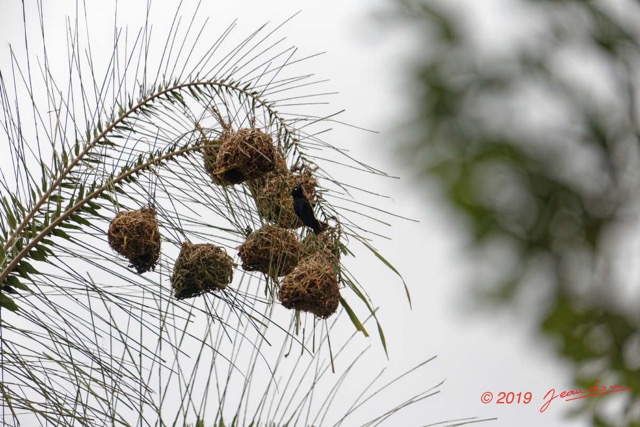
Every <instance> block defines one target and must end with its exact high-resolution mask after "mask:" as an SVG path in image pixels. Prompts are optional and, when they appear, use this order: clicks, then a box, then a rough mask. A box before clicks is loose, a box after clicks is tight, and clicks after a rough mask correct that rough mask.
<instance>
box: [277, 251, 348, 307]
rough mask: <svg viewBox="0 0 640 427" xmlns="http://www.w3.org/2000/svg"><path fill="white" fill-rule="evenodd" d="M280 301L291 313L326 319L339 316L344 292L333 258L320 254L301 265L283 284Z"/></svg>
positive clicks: (307, 259)
mask: <svg viewBox="0 0 640 427" xmlns="http://www.w3.org/2000/svg"><path fill="white" fill-rule="evenodd" d="M278 299H280V302H281V303H282V305H283V306H285V307H286V308H288V309H296V310H302V311H306V312H309V313H313V314H314V315H315V316H316V317H320V318H323V319H324V318H327V317H329V316H331V315H332V314H333V313H335V312H336V311H337V310H338V305H339V304H340V288H339V286H338V275H337V273H336V271H335V270H334V268H333V263H332V262H331V257H327V256H326V255H325V254H323V253H321V252H319V253H317V254H315V255H313V256H310V257H308V258H305V259H304V260H302V261H300V263H299V264H298V266H297V267H296V269H295V270H293V272H291V273H290V274H288V275H287V276H286V277H285V278H284V280H283V281H282V284H281V285H280V291H279V293H278Z"/></svg>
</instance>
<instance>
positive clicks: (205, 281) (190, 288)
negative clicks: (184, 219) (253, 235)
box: [171, 242, 233, 299]
mask: <svg viewBox="0 0 640 427" xmlns="http://www.w3.org/2000/svg"><path fill="white" fill-rule="evenodd" d="M232 280H233V259H232V258H231V257H230V256H229V255H228V254H227V252H226V251H225V250H224V249H223V248H221V247H219V246H216V245H212V244H209V243H197V244H193V243H189V242H185V243H183V244H182V247H181V249H180V255H178V258H177V259H176V263H175V265H174V267H173V275H172V276H171V286H172V287H173V290H174V292H175V297H176V299H184V298H192V297H196V296H198V295H201V294H203V293H205V292H209V291H217V290H218V289H224V288H226V287H227V285H228V284H229V283H231V281H232Z"/></svg>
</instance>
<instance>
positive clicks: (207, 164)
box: [202, 139, 225, 185]
mask: <svg viewBox="0 0 640 427" xmlns="http://www.w3.org/2000/svg"><path fill="white" fill-rule="evenodd" d="M220 144H222V140H220V139H205V140H204V141H203V143H202V145H203V146H204V148H203V150H202V156H203V157H204V169H205V170H206V171H207V174H209V176H210V177H211V181H212V182H213V183H214V184H220V185H223V184H225V182H224V181H223V180H221V179H220V178H218V176H217V175H216V169H217V166H216V161H217V159H218V152H220Z"/></svg>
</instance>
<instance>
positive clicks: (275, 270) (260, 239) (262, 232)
mask: <svg viewBox="0 0 640 427" xmlns="http://www.w3.org/2000/svg"><path fill="white" fill-rule="evenodd" d="M238 249H239V252H238V255H239V256H240V259H242V268H243V269H245V270H247V271H260V272H262V273H265V274H268V275H269V276H271V277H274V278H277V277H280V276H284V275H286V274H289V273H291V272H292V271H293V269H294V268H296V265H298V261H299V260H300V242H298V239H297V238H296V236H295V235H294V234H293V233H292V232H291V231H289V230H286V229H284V228H280V227H275V226H273V225H266V226H264V227H262V228H261V229H259V230H256V231H254V232H253V233H251V234H250V235H249V237H247V240H246V241H245V242H244V243H243V244H242V245H241V246H240V247H239V248H238Z"/></svg>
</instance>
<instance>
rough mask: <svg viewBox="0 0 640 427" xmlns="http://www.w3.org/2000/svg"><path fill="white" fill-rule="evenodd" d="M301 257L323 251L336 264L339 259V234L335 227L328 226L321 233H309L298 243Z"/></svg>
mask: <svg viewBox="0 0 640 427" xmlns="http://www.w3.org/2000/svg"><path fill="white" fill-rule="evenodd" d="M300 249H301V255H302V258H307V257H310V256H312V255H315V254H316V253H318V252H324V253H325V255H326V256H329V257H331V258H332V260H333V262H334V263H336V264H337V262H338V261H339V260H340V236H339V231H338V228H337V227H329V228H327V230H326V231H324V232H323V233H321V234H317V235H316V234H314V233H309V234H308V235H307V237H305V238H304V239H303V240H302V243H301V244H300Z"/></svg>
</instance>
